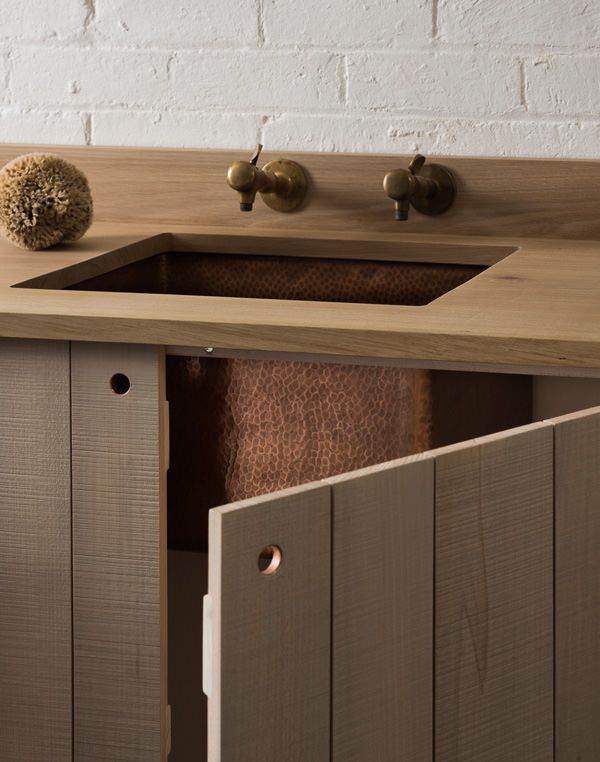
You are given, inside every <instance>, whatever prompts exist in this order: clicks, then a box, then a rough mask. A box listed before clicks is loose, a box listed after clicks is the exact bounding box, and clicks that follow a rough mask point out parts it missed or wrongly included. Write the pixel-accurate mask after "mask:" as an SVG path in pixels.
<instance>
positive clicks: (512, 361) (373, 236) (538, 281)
mask: <svg viewBox="0 0 600 762" xmlns="http://www.w3.org/2000/svg"><path fill="white" fill-rule="evenodd" d="M153 236H158V238H154V239H152V237H153ZM173 236H174V237H175V238H176V239H177V240H179V241H182V242H185V241H186V240H188V239H189V240H192V241H195V242H198V241H204V242H205V244H204V245H205V249H206V250H215V249H214V247H212V246H211V244H212V243H213V242H214V240H216V239H221V238H222V239H225V238H226V239H227V248H228V249H231V250H235V249H239V250H240V251H243V248H244V246H245V247H246V248H248V247H250V248H252V245H253V244H255V245H256V246H255V248H256V251H257V253H260V250H261V248H262V247H263V246H264V245H265V243H269V242H271V243H272V245H273V246H275V245H277V246H279V250H280V251H281V246H282V245H286V246H289V247H291V248H292V249H297V250H298V251H302V250H303V249H306V250H307V251H309V250H310V248H311V246H312V245H313V244H314V245H317V242H318V243H319V245H322V246H323V245H324V246H326V247H327V246H328V247H331V248H332V250H334V249H335V248H336V247H337V250H339V251H344V250H359V249H360V247H364V248H365V249H366V248H367V247H369V245H374V244H375V245H377V246H379V250H380V252H382V254H379V255H378V257H379V256H385V257H386V258H387V257H388V256H390V257H393V258H395V257H394V253H393V252H394V250H395V249H396V248H398V250H400V249H404V250H408V252H409V254H405V255H403V257H401V258H404V259H407V258H408V259H410V260H412V261H414V260H415V259H416V258H417V257H415V256H413V255H411V254H410V246H411V244H423V243H425V244H432V245H441V246H447V247H450V249H454V250H459V249H457V247H460V246H465V247H474V246H476V247H477V251H478V256H479V257H480V259H481V260H482V261H485V259H486V255H485V252H486V249H487V248H489V250H490V252H493V251H496V250H498V248H497V247H503V248H514V249H515V251H514V253H512V254H510V255H509V256H506V257H505V258H503V259H501V260H500V261H498V262H497V263H496V264H493V265H492V266H491V267H489V268H488V269H487V270H485V271H484V272H483V273H482V274H480V275H479V276H477V277H476V278H473V279H472V280H470V281H468V282H467V283H465V284H463V285H462V286H460V287H459V288H457V289H455V290H453V291H450V292H448V293H447V294H445V295H444V296H442V297H440V298H439V299H436V300H435V301H433V302H431V303H430V304H428V305H425V306H419V307H412V306H387V305H365V304H339V303H325V302H303V301H282V300H266V299H238V298H222V297H200V296H178V295H154V294H131V293H101V292H85V291H74V290H73V291H69V290H66V291H65V290H61V289H60V288H56V287H54V288H22V287H19V288H15V287H14V286H15V285H16V284H20V283H23V282H24V281H29V280H31V279H35V278H41V279H42V280H41V281H40V282H47V283H48V284H49V285H55V284H56V282H57V281H56V276H50V277H49V278H48V277H46V276H47V274H48V273H53V272H55V271H57V270H60V269H61V268H65V267H73V266H77V268H78V269H75V270H74V272H75V273H77V274H78V278H79V279H81V276H82V275H83V277H89V276H91V275H93V274H96V273H99V272H102V271H106V270H108V269H113V268H114V267H115V266H116V265H118V264H119V263H120V262H121V261H127V258H128V257H129V261H131V256H132V255H131V250H130V249H128V247H129V246H130V245H131V244H134V243H135V242H136V241H140V240H143V239H151V240H154V241H155V242H160V243H161V245H162V247H163V248H162V250H164V249H165V248H168V244H169V243H170V242H171V240H172V237H173ZM257 239H260V240H257ZM237 242H239V246H238V245H236V244H237ZM178 248H179V247H178ZM193 248H197V246H193ZM421 248H424V247H421ZM159 249H160V247H159V248H157V250H159ZM115 250H120V251H119V252H118V253H117V254H115V255H112V256H109V257H105V258H104V259H103V258H102V257H103V255H105V254H106V252H111V251H115ZM217 250H218V249H217ZM149 253H152V252H151V251H150V252H149ZM327 255H328V256H329V255H330V253H328V254H327ZM145 256H147V253H146V254H145ZM338 256H341V254H338ZM355 256H358V255H356V254H355ZM371 256H374V255H371ZM99 257H100V258H99ZM134 258H139V255H135V256H134ZM432 261H435V260H432ZM490 261H493V256H490ZM44 277H46V281H44V280H43V279H44ZM53 277H54V280H53ZM59 279H60V278H59ZM63 285H65V284H63ZM67 285H68V284H67ZM0 336H3V337H19V338H44V339H68V340H75V341H77V340H81V341H110V342H131V343H146V344H148V343H149V344H164V345H169V346H177V347H206V346H210V347H217V348H221V349H239V350H259V351H261V350H264V351H270V352H277V353H300V354H311V355H312V354H319V355H328V356H348V357H372V358H381V359H400V360H404V361H407V363H409V364H420V363H422V364H430V365H432V366H434V367H435V366H436V364H440V366H446V367H452V366H453V365H454V364H457V365H459V366H460V365H461V364H467V365H469V366H478V365H481V364H482V365H486V364H493V365H495V366H506V367H507V368H514V369H517V370H518V369H522V370H524V371H525V370H526V369H530V368H538V369H544V368H547V369H548V371H552V372H565V373H566V372H571V371H573V372H577V371H579V372H584V371H585V369H588V370H591V371H592V372H593V370H594V369H599V370H600V242H598V241H576V240H553V239H533V238H530V239H518V240H517V239H515V238H498V237H493V238H491V237H486V238H481V237H474V236H455V235H443V236H431V235H422V234H415V233H411V234H402V233H401V232H400V233H399V234H397V235H391V234H387V233H369V234H368V236H364V237H362V238H361V237H360V236H359V235H357V234H356V233H347V234H345V233H336V232H328V233H321V234H319V235H318V236H316V235H315V236H311V235H310V234H307V233H306V232H302V231H293V230H292V231H290V230H279V231H277V230H275V231H274V230H269V231H264V230H263V231H260V232H258V231H253V230H244V231H237V232H235V233H231V232H227V235H225V233H224V231H223V229H222V228H215V227H202V226H198V225H193V226H185V225H173V224H170V225H169V226H168V228H166V226H165V224H160V225H149V224H134V223H131V224H130V223H113V222H111V223H97V224H95V225H94V226H93V227H92V228H91V230H90V231H89V232H88V234H87V235H86V236H85V238H83V239H82V240H81V241H80V242H78V243H75V244H70V245H68V246H64V247H57V248H54V249H51V250H48V251H42V252H28V251H23V250H21V249H18V248H16V247H14V246H12V245H11V244H10V243H8V242H6V241H2V242H0Z"/></svg>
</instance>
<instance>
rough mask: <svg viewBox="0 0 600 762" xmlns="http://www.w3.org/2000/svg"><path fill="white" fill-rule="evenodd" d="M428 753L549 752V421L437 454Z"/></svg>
mask: <svg viewBox="0 0 600 762" xmlns="http://www.w3.org/2000/svg"><path fill="white" fill-rule="evenodd" d="M435 510H436V635H435V637H436V642H435V673H436V685H435V690H436V731H435V735H436V738H435V744H436V746H435V750H436V751H435V755H436V756H435V759H436V762H481V760H486V762H507V760H510V762H552V760H553V428H552V426H551V425H549V424H533V425H532V426H527V427H524V428H522V429H517V430H513V432H506V433H502V434H498V435H494V436H491V437H486V438H484V439H481V440H475V441H474V443H473V444H472V445H463V446H456V447H454V448H448V449H447V450H446V451H444V452H442V453H440V454H439V455H438V457H437V458H436V505H435Z"/></svg>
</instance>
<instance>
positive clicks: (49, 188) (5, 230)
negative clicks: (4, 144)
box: [0, 153, 93, 249]
mask: <svg viewBox="0 0 600 762" xmlns="http://www.w3.org/2000/svg"><path fill="white" fill-rule="evenodd" d="M92 214H93V204H92V194H91V193H90V187H89V185H88V181H87V178H86V176H85V175H84V174H83V172H80V171H79V170H78V169H77V167H75V166H74V165H73V164H71V163H70V162H68V161H65V160H64V159H61V158H60V156H54V155H53V154H47V153H29V154H25V155H24V156H19V157H17V158H16V159H14V160H13V161H11V162H9V163H8V164H6V166H4V167H3V168H2V170H0V231H1V232H2V234H3V235H4V236H6V238H8V240H9V241H10V242H11V243H14V244H16V245H17V246H20V247H21V248H23V249H46V248H48V247H49V246H53V245H54V244H57V243H60V242H61V241H76V240H77V239H78V238H81V236H82V235H83V234H84V233H85V232H86V230H87V229H88V228H89V226H90V225H91V223H92Z"/></svg>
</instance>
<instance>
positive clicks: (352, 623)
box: [330, 456, 434, 762]
mask: <svg viewBox="0 0 600 762" xmlns="http://www.w3.org/2000/svg"><path fill="white" fill-rule="evenodd" d="M433 465H434V461H433V458H432V457H430V456H417V457H416V458H406V459H403V460H402V461H397V462H395V463H393V464H387V465H385V466H381V467H374V468H369V469H364V470H363V471H358V472H356V473H354V474H348V475H347V476H344V477H341V478H339V479H334V480H330V483H331V485H332V489H333V599H332V600H333V604H332V605H333V611H332V616H333V636H332V666H333V673H332V675H333V679H332V756H331V759H332V760H334V762H365V760H369V759H373V760H410V761H411V762H431V760H432V759H433V757H432V737H433V695H432V680H433V486H434V468H433Z"/></svg>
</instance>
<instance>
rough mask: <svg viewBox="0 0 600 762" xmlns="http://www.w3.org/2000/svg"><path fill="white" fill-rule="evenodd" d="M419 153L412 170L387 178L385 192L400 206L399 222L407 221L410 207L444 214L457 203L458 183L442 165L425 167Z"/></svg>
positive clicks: (390, 175)
mask: <svg viewBox="0 0 600 762" xmlns="http://www.w3.org/2000/svg"><path fill="white" fill-rule="evenodd" d="M425 161H426V159H425V157H424V156H421V154H417V155H416V156H415V158H414V159H413V160H412V161H411V163H410V165H409V167H408V169H394V170H393V171H392V172H388V173H387V175H386V176H385V177H384V178H383V190H384V191H385V192H386V193H387V195H388V196H389V197H390V198H391V199H393V200H394V201H395V202H396V204H395V206H396V219H397V220H402V221H404V220H407V219H408V210H409V208H410V205H411V204H412V206H413V207H414V208H415V209H416V210H417V211H419V212H421V213H422V214H443V213H444V212H445V211H447V210H448V209H449V208H450V207H451V206H452V203H453V202H454V199H455V197H456V183H455V182H454V177H453V175H452V172H450V170H449V169H448V168H447V167H443V166H442V165H441V164H427V165H426V164H425Z"/></svg>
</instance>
